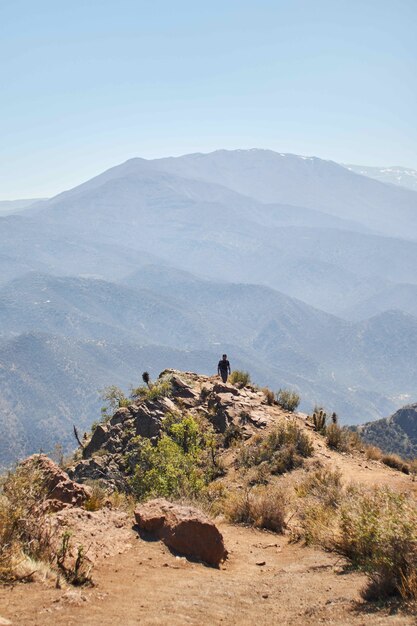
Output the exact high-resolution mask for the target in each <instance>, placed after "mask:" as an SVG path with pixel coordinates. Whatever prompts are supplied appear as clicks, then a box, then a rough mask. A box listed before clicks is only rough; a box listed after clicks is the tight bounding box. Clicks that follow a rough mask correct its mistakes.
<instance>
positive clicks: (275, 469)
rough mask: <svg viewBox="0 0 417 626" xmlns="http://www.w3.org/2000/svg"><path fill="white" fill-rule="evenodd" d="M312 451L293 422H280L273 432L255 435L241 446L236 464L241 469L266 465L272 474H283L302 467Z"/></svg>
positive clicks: (308, 441) (302, 433)
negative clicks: (241, 467)
mask: <svg viewBox="0 0 417 626" xmlns="http://www.w3.org/2000/svg"><path fill="white" fill-rule="evenodd" d="M312 451H313V447H312V444H311V442H310V439H309V437H308V436H307V435H306V434H305V433H304V432H303V431H302V429H301V428H300V427H299V426H298V425H297V424H296V423H295V422H282V423H281V424H279V425H278V426H277V428H276V429H275V430H274V431H273V432H271V433H269V434H268V435H266V436H262V435H255V436H253V437H252V439H251V441H250V443H249V444H247V445H244V446H242V449H241V451H240V454H239V457H238V463H239V464H240V465H241V466H243V467H253V466H255V465H260V464H261V463H268V465H269V469H270V471H271V473H272V474H283V473H284V472H287V471H290V470H292V469H294V468H296V467H299V466H300V465H302V463H303V460H304V458H306V457H308V456H311V454H312Z"/></svg>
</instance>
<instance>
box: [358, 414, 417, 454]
mask: <svg viewBox="0 0 417 626" xmlns="http://www.w3.org/2000/svg"><path fill="white" fill-rule="evenodd" d="M358 432H359V433H360V435H361V437H362V438H363V440H364V441H366V442H367V443H370V444H373V445H375V446H378V447H380V448H381V450H383V451H384V452H387V453H390V452H394V453H396V454H399V455H401V456H402V457H404V458H416V457H417V404H408V405H406V406H404V407H402V408H401V409H399V410H398V411H396V412H395V413H394V414H393V415H391V416H390V417H386V418H384V419H380V420H376V421H375V422H370V423H368V424H363V425H362V426H359V427H358Z"/></svg>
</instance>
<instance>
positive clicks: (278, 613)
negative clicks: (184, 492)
mask: <svg viewBox="0 0 417 626" xmlns="http://www.w3.org/2000/svg"><path fill="white" fill-rule="evenodd" d="M221 530H222V532H223V534H224V536H225V541H226V545H227V547H228V549H229V551H230V556H229V559H228V560H227V562H226V563H225V564H224V566H222V568H221V569H219V570H216V569H213V568H209V567H206V566H204V565H202V564H200V563H192V562H190V561H187V560H186V559H184V558H179V557H177V556H175V555H174V554H171V552H170V551H169V550H168V549H167V548H166V547H165V546H164V545H163V544H161V543H160V542H156V541H155V542H154V541H144V540H143V539H140V538H139V537H138V535H137V534H136V533H135V531H134V530H133V529H128V528H126V527H125V528H124V530H123V533H124V537H125V540H126V543H125V544H124V546H120V545H119V546H117V549H116V550H115V552H116V554H113V556H107V558H106V554H103V555H102V557H101V558H100V559H99V560H98V562H97V566H96V569H95V575H94V579H95V582H96V585H95V587H93V588H91V589H88V588H87V589H86V588H83V589H74V588H67V589H55V588H54V587H53V586H52V585H51V586H49V587H48V588H45V585H44V584H41V583H32V584H27V585H22V584H18V585H15V586H11V587H4V588H0V607H1V609H0V615H1V617H2V618H5V619H6V620H9V622H10V623H11V624H15V625H17V624H19V625H28V626H29V625H30V626H35V625H36V626H48V625H52V624H56V625H57V626H60V625H65V626H70V625H74V626H75V625H76V624H83V625H85V626H90V625H91V626H92V625H100V626H104V625H112V626H114V625H117V624H123V625H126V626H127V625H134V624H135V625H136V624H170V625H174V626H175V625H180V624H181V625H182V624H195V625H199V626H200V625H206V624H207V625H209V624H210V625H213V624H223V623H227V624H239V625H245V624H256V625H257V626H261V625H264V624H265V625H266V624H285V625H288V626H290V625H291V626H292V625H304V624H305V625H310V624H311V625H312V624H320V623H323V624H338V625H341V624H346V625H347V624H352V625H356V624H357V625H366V624H381V625H382V624H387V625H392V626H394V625H398V626H400V625H401V626H409V625H412V624H416V619H415V617H413V616H411V615H407V614H404V613H401V612H396V610H395V607H394V608H393V607H390V608H389V607H386V608H380V607H376V606H375V605H369V604H365V603H364V602H363V601H362V600H361V596H360V590H361V588H362V587H363V586H364V584H365V581H366V579H365V577H364V576H363V575H361V574H359V573H356V572H347V571H346V570H345V568H344V563H343V561H342V560H340V559H338V558H337V557H336V556H335V555H332V554H326V553H325V552H323V551H320V550H314V549H311V548H305V547H303V546H301V545H293V544H290V543H289V542H288V539H287V538H285V537H281V536H278V535H275V534H273V533H269V532H265V531H259V530H254V529H250V528H243V527H236V526H231V525H226V524H223V525H222V526H221ZM107 532H109V531H107ZM126 533H127V534H126ZM107 538H108V541H109V542H111V534H110V535H109V534H108V535H107ZM123 550H125V551H124V552H123ZM113 552H114V550H113ZM119 552H123V554H120V553H119ZM1 623H2V622H1V620H0V624H1ZM6 623H7V622H6Z"/></svg>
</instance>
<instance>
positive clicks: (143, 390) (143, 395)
mask: <svg viewBox="0 0 417 626" xmlns="http://www.w3.org/2000/svg"><path fill="white" fill-rule="evenodd" d="M171 395H172V383H171V380H170V378H161V379H159V380H157V381H156V383H153V384H152V385H150V386H149V387H148V386H144V385H141V386H140V387H136V388H135V389H132V391H131V398H132V400H131V401H130V402H132V401H133V400H136V399H139V400H157V399H158V398H169V397H170V396H171Z"/></svg>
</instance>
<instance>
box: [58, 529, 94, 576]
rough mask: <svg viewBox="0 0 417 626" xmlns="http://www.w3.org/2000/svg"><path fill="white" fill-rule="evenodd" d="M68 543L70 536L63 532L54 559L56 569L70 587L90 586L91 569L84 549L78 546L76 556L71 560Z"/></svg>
mask: <svg viewBox="0 0 417 626" xmlns="http://www.w3.org/2000/svg"><path fill="white" fill-rule="evenodd" d="M70 542H71V534H70V533H69V532H65V533H64V534H63V535H62V540H61V547H60V549H59V551H58V554H57V557H56V561H57V566H58V569H59V571H60V572H61V573H62V574H63V575H64V577H65V579H66V580H67V581H68V582H69V583H70V584H71V585H74V586H76V587H81V586H83V585H91V584H92V580H91V567H90V566H89V565H88V564H87V562H86V559H85V554H84V547H83V546H78V548H77V556H76V557H75V559H72V558H71V556H70V554H71V550H70Z"/></svg>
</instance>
